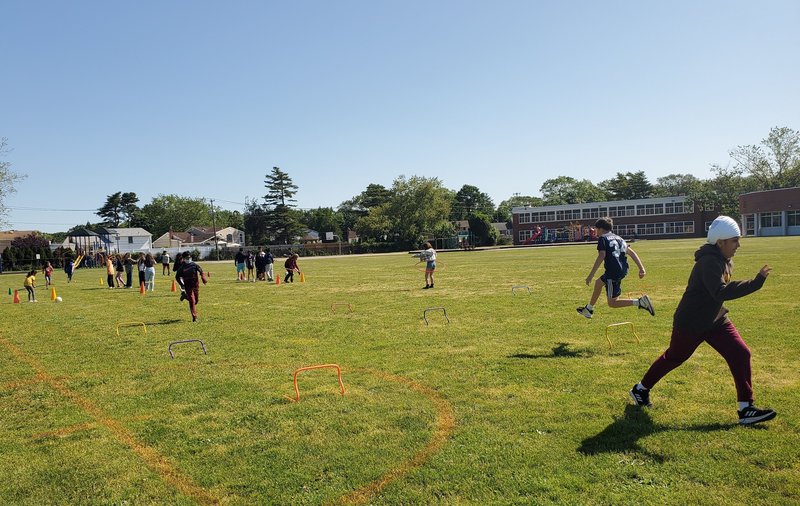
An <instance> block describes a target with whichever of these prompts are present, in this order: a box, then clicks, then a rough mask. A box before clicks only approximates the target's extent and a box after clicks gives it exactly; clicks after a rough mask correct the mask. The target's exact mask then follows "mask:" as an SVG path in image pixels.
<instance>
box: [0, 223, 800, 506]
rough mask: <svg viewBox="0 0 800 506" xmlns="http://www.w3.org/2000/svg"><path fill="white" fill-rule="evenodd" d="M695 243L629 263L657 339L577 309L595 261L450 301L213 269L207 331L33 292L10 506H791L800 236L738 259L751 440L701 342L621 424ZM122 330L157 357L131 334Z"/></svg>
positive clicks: (350, 271)
mask: <svg viewBox="0 0 800 506" xmlns="http://www.w3.org/2000/svg"><path fill="white" fill-rule="evenodd" d="M698 243H699V241H698V240H692V241H650V242H638V243H636V244H635V245H634V247H635V249H636V251H637V252H638V253H639V254H640V256H641V257H642V259H643V260H644V262H645V265H646V267H647V269H648V275H647V277H645V278H644V279H643V280H639V279H638V278H637V277H636V275H635V273H634V274H633V275H631V276H630V277H629V278H628V279H627V280H626V281H625V282H624V284H623V293H631V294H636V295H638V294H639V293H642V292H647V293H649V294H650V296H651V298H652V299H653V301H654V304H655V306H656V311H657V315H656V317H655V318H651V317H650V316H649V315H647V314H646V313H645V312H644V311H639V310H636V309H633V308H625V309H615V310H611V309H609V308H608V307H607V306H606V305H605V304H604V303H601V304H599V305H598V307H597V309H596V310H595V318H594V319H593V320H591V321H589V320H585V319H583V318H581V317H579V316H578V315H576V314H575V309H574V308H575V307H576V306H578V305H581V304H583V303H585V302H586V300H587V297H588V296H589V291H590V289H589V288H588V287H587V286H585V284H584V283H583V280H584V278H585V276H586V274H587V273H588V271H589V268H590V267H591V263H592V262H593V260H594V257H595V252H594V248H593V246H591V245H585V246H567V247H554V248H537V249H519V250H502V251H476V252H464V253H462V252H458V253H443V254H441V255H440V263H439V265H440V267H443V269H441V271H440V272H439V273H438V274H437V279H436V288H435V289H434V290H422V289H421V287H422V286H423V285H424V279H423V274H422V272H419V271H418V270H417V267H418V266H417V265H416V264H415V263H414V260H412V259H411V258H409V256H408V255H381V256H364V257H345V258H326V259H301V261H300V265H301V267H302V268H303V270H304V272H305V273H306V278H307V279H306V282H305V283H294V284H293V285H285V284H282V285H280V286H275V285H272V284H266V283H256V284H251V283H237V282H236V281H234V279H233V278H234V269H233V265H232V263H219V264H208V263H207V264H204V266H205V268H206V270H210V271H212V273H213V276H212V277H211V279H210V283H209V284H208V285H207V286H205V287H203V288H202V289H201V303H200V305H199V306H198V308H199V311H200V322H199V323H197V324H192V323H191V322H190V321H189V320H190V316H189V312H188V309H187V307H186V305H185V304H181V303H179V302H178V299H177V297H176V295H175V294H172V293H170V292H169V282H168V281H166V280H167V278H166V277H161V276H157V278H156V283H157V284H156V290H157V291H156V292H154V293H152V294H147V295H146V296H144V297H143V296H141V295H140V294H139V293H138V290H136V289H132V290H108V289H104V288H103V287H101V286H100V284H99V281H98V280H99V279H100V278H101V277H103V278H104V276H102V272H101V271H100V270H89V271H84V270H79V271H77V273H76V275H75V279H74V281H73V283H72V284H66V283H65V280H64V275H63V273H56V276H55V280H56V283H57V285H56V289H57V290H58V295H60V296H62V297H63V299H64V302H63V303H61V304H53V303H50V301H49V300H50V298H49V293H47V292H46V291H45V290H44V288H40V289H39V290H38V292H39V293H38V298H39V300H40V302H39V303H38V304H28V303H26V302H25V301H24V298H25V297H24V290H23V295H22V298H23V303H22V304H19V305H13V304H11V297H10V296H7V295H3V298H2V300H1V301H0V317H1V318H2V320H0V321H2V322H3V324H2V327H0V476H2V477H3V478H4V479H2V480H0V503H3V504H36V505H38V504H98V503H113V504H121V503H128V504H151V503H169V504H194V503H201V504H205V503H215V502H219V503H223V504H318V503H337V502H357V500H359V499H361V500H363V499H365V498H366V499H368V500H369V501H370V502H371V503H374V504H413V503H442V504H464V503H470V504H487V503H493V504H610V503H614V504H714V505H717V504H740V503H743V502H750V501H753V502H755V503H760V504H766V503H769V504H790V503H798V502H800V466H799V465H798V462H800V435H799V434H800V431H799V430H798V429H800V427H799V425H800V416H798V413H799V412H800V394H798V389H797V386H798V375H797V372H796V371H797V363H798V359H799V358H800V343H798V339H797V337H798V330H797V328H798V327H799V326H800V302H798V301H800V287H799V286H800V285H799V284H798V281H800V272H799V271H798V263H797V258H798V253H797V252H798V249H800V238H775V239H745V240H743V241H742V248H741V249H740V250H739V252H738V254H737V256H736V259H735V263H736V267H735V271H734V273H735V276H734V277H735V278H736V279H744V278H749V277H752V276H754V275H755V273H756V272H757V271H758V269H759V268H760V267H761V265H763V264H764V263H769V264H770V265H772V266H773V267H774V271H773V273H772V274H771V275H770V278H769V280H768V281H767V283H766V285H765V286H764V288H763V289H762V290H761V291H759V292H757V293H755V294H753V295H750V296H748V297H745V298H743V299H739V300H735V301H731V302H730V303H728V304H727V306H728V307H729V308H730V309H731V317H732V319H733V321H734V322H735V323H736V325H737V327H738V328H739V330H740V332H741V334H742V335H743V337H744V339H745V341H746V342H747V343H748V344H749V345H750V347H751V350H752V352H753V370H754V375H753V383H754V388H755V392H756V397H757V400H758V401H759V404H763V405H767V406H771V407H774V408H775V409H776V410H777V411H778V413H779V415H778V418H777V419H775V420H774V421H772V422H769V423H768V424H765V425H764V426H762V427H754V428H741V427H738V426H737V425H736V412H735V392H734V388H733V383H732V380H731V378H730V374H729V372H728V370H727V366H726V364H725V362H724V361H723V360H722V358H721V357H719V356H718V355H717V354H716V353H715V352H714V351H713V350H712V349H711V348H710V347H708V346H705V345H703V346H701V347H700V348H699V349H698V351H697V352H696V353H695V355H694V356H693V357H692V358H691V359H690V360H689V361H688V362H687V363H686V364H684V365H683V366H682V367H680V368H679V369H677V370H675V371H674V372H673V373H671V374H670V375H669V376H667V377H666V378H665V379H664V380H663V381H662V382H661V383H660V384H659V385H658V386H657V387H656V388H655V389H654V390H653V392H652V400H653V402H654V404H655V407H654V408H652V409H650V410H646V411H641V410H639V409H635V408H633V407H632V406H630V405H629V403H628V398H627V391H628V389H629V388H630V387H631V385H633V384H634V383H635V382H636V381H638V380H639V379H640V378H641V375H642V374H643V373H644V371H645V370H646V369H647V367H648V366H649V365H650V363H651V362H652V361H653V360H654V359H655V358H656V356H657V355H658V354H659V353H661V352H662V351H663V350H664V349H665V347H666V345H667V342H668V339H669V333H670V329H671V323H672V313H673V311H674V309H675V306H676V305H677V303H678V300H679V299H680V296H681V294H682V291H683V289H684V287H685V284H686V280H687V277H688V273H689V271H690V269H691V267H692V258H693V256H692V255H693V252H694V250H695V249H696V247H697V246H698ZM22 281H23V276H22V275H3V276H0V283H2V285H0V287H2V290H3V293H4V294H5V293H6V292H7V288H8V287H9V286H11V287H19V288H20V289H21V285H22ZM513 285H528V286H530V288H531V291H532V294H531V295H530V296H529V295H528V294H527V293H523V292H525V291H524V290H522V291H517V295H512V293H511V287H512V286H513ZM335 302H343V303H350V304H351V305H352V307H353V312H352V313H347V311H346V309H345V308H343V307H339V308H337V311H336V313H334V312H333V311H331V304H332V303H335ZM436 306H443V307H445V308H446V310H447V314H448V316H449V317H450V320H451V323H450V324H447V322H446V321H445V320H444V318H443V317H442V315H441V314H436V313H434V312H431V313H429V321H430V325H427V326H426V325H425V323H424V322H423V320H422V314H423V310H424V309H425V308H428V307H436ZM131 321H141V322H145V323H146V324H147V334H146V335H145V334H144V333H143V331H142V329H141V327H135V326H132V327H122V328H120V334H121V336H120V337H117V335H116V332H115V328H116V325H117V324H118V323H119V322H131ZM622 321H632V322H634V323H635V324H636V330H637V331H638V333H639V335H640V336H641V338H642V343H641V344H638V345H637V344H636V343H635V342H633V341H632V337H631V336H630V334H629V333H628V331H627V329H625V328H614V329H612V340H613V341H614V347H613V348H612V349H609V348H608V346H607V343H606V341H605V337H604V333H605V329H606V326H607V325H609V324H611V323H617V322H622ZM182 339H202V340H203V341H204V343H205V344H206V346H207V348H208V355H203V354H202V351H201V350H200V347H199V345H197V343H192V344H184V345H177V346H175V347H174V348H173V351H174V352H175V359H170V357H169V354H168V353H167V346H168V345H169V343H170V342H172V341H177V340H182ZM325 363H335V364H339V365H340V366H341V367H342V372H343V378H344V384H345V387H346V388H347V393H346V395H344V396H341V395H339V392H338V385H337V382H336V374H335V372H334V371H333V370H332V369H329V370H325V369H323V370H317V371H307V372H304V373H302V374H301V375H300V379H299V383H300V390H301V401H300V402H299V403H293V402H290V401H289V400H287V398H286V397H287V396H293V395H294V389H293V386H292V373H293V371H294V370H295V369H297V368H299V367H303V366H307V365H312V364H325ZM382 478H385V480H384V481H381V480H382ZM370 486H372V488H369V487H370ZM359 490H360V491H362V492H363V491H365V493H364V494H363V495H360V496H353V495H349V494H352V493H353V492H354V491H359ZM373 492H376V493H375V495H369V494H370V493H373Z"/></svg>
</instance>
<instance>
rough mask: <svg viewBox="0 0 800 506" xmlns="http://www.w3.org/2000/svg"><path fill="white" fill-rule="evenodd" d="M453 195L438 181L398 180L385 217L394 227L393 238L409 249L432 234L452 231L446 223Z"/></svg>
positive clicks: (422, 179)
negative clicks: (438, 231) (447, 230)
mask: <svg viewBox="0 0 800 506" xmlns="http://www.w3.org/2000/svg"><path fill="white" fill-rule="evenodd" d="M452 195H453V192H452V191H451V190H448V189H447V188H445V187H444V186H442V182H441V181H440V180H439V179H438V178H425V177H419V176H412V177H410V178H406V177H405V176H400V177H398V178H397V179H395V180H394V183H393V184H392V198H391V200H390V201H389V203H388V204H387V205H386V206H387V207H386V215H387V217H388V219H390V220H391V223H392V230H391V231H392V234H391V235H394V237H395V239H396V240H398V241H400V242H402V243H405V245H406V246H409V247H418V246H419V244H420V243H421V242H422V241H423V240H424V239H425V238H426V237H427V236H428V235H429V234H433V233H434V232H435V231H437V230H446V229H450V230H452V225H451V224H450V223H449V221H448V220H447V217H449V216H450V204H451V202H452V201H453V197H452Z"/></svg>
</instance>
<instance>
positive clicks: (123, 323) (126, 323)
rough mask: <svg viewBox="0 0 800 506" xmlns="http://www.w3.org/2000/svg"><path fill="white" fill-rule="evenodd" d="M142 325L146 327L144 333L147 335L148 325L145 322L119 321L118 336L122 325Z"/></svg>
mask: <svg viewBox="0 0 800 506" xmlns="http://www.w3.org/2000/svg"><path fill="white" fill-rule="evenodd" d="M138 325H141V326H142V329H144V335H147V325H145V323H144V322H119V323H117V337H119V328H120V327H133V326H138Z"/></svg>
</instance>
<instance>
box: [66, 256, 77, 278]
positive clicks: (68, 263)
mask: <svg viewBox="0 0 800 506" xmlns="http://www.w3.org/2000/svg"><path fill="white" fill-rule="evenodd" d="M74 268H75V262H74V261H73V260H72V257H66V258H65V259H64V274H66V275H67V283H72V271H73V270H74Z"/></svg>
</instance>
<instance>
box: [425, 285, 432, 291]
mask: <svg viewBox="0 0 800 506" xmlns="http://www.w3.org/2000/svg"><path fill="white" fill-rule="evenodd" d="M430 287H431V285H425V288H423V290H427V289H428V288H430Z"/></svg>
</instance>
